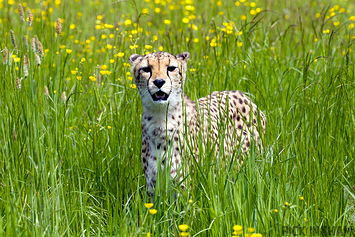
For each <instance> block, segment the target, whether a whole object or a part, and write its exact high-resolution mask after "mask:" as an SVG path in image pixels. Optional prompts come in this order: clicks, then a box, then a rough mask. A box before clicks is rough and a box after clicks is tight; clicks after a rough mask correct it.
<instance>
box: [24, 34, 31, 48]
mask: <svg viewBox="0 0 355 237" xmlns="http://www.w3.org/2000/svg"><path fill="white" fill-rule="evenodd" d="M23 44H24V45H25V49H26V52H28V51H29V50H30V49H29V47H28V40H27V37H26V35H24V36H23Z"/></svg>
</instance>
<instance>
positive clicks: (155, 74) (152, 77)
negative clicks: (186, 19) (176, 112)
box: [129, 52, 190, 108]
mask: <svg viewBox="0 0 355 237" xmlns="http://www.w3.org/2000/svg"><path fill="white" fill-rule="evenodd" d="M189 59H190V53H188V52H184V53H182V54H178V55H176V56H174V55H172V54H170V53H167V52H157V53H150V54H148V55H145V56H141V55H138V54H133V55H131V56H130V57H129V62H130V63H131V66H132V71H133V75H134V82H135V84H136V86H137V88H138V90H139V93H140V96H141V98H142V102H143V106H146V107H148V108H149V107H151V106H153V107H156V105H164V104H168V103H170V104H171V103H173V102H174V101H175V102H176V101H181V94H182V85H183V83H184V81H185V77H186V68H187V61H188V60H189Z"/></svg>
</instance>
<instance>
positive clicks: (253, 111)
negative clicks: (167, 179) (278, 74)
mask: <svg viewBox="0 0 355 237" xmlns="http://www.w3.org/2000/svg"><path fill="white" fill-rule="evenodd" d="M189 59H190V53H188V52H185V53H182V54H178V55H176V56H174V55H172V54H170V53H167V52H158V53H151V54H148V55H145V56H140V55H138V54H133V55H131V56H130V58H129V61H130V63H131V66H132V71H133V75H134V81H135V84H136V86H137V88H138V91H139V94H140V96H141V99H142V105H143V118H142V163H143V169H144V174H145V178H146V181H147V186H148V191H149V193H150V194H151V196H152V199H153V196H154V187H155V183H156V178H157V172H158V169H157V163H158V162H159V163H160V164H161V169H162V170H164V168H165V165H166V163H169V166H170V175H171V177H172V178H173V179H175V180H176V179H181V177H182V172H181V162H182V160H181V158H182V157H184V152H183V151H184V148H185V150H187V149H186V146H188V145H189V146H190V149H188V150H189V151H190V152H191V151H192V152H196V153H198V152H199V150H200V149H201V148H199V147H198V146H197V145H195V144H197V141H198V139H199V137H200V138H201V136H202V138H203V141H204V142H206V141H207V140H208V139H210V141H212V144H213V145H215V151H216V153H218V152H219V151H220V149H221V147H220V145H219V143H218V141H223V143H224V146H223V149H224V152H225V153H226V154H230V153H232V152H235V151H236V150H238V149H239V148H240V149H241V150H242V151H243V152H246V151H247V150H248V148H249V147H250V143H251V142H252V141H253V140H254V141H257V144H258V145H261V140H260V139H259V131H258V130H259V129H258V127H260V125H261V127H262V131H263V132H264V131H265V123H266V118H265V115H264V114H263V113H262V112H261V111H260V110H259V109H258V108H257V107H256V105H255V104H254V103H253V102H252V101H251V100H250V98H249V97H248V96H246V95H245V94H243V93H242V92H240V91H222V92H213V93H212V94H211V95H209V96H207V97H203V98H201V99H199V100H198V101H197V102H194V101H192V100H191V99H190V98H189V97H188V96H186V95H185V93H184V91H183V84H184V82H185V79H186V69H187V61H188V60H189ZM221 131H223V134H221ZM202 149H204V148H202ZM167 158H168V159H167ZM157 161H158V162H157ZM153 200H154V199H153Z"/></svg>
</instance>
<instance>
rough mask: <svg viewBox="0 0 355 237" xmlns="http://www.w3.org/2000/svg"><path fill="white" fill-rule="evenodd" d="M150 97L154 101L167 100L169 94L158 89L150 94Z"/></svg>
mask: <svg viewBox="0 0 355 237" xmlns="http://www.w3.org/2000/svg"><path fill="white" fill-rule="evenodd" d="M152 98H153V100H154V101H164V100H167V99H168V98H169V95H168V94H166V93H164V92H162V91H158V92H156V93H155V94H153V95H152Z"/></svg>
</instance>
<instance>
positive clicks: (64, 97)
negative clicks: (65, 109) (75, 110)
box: [62, 91, 67, 104]
mask: <svg viewBox="0 0 355 237" xmlns="http://www.w3.org/2000/svg"><path fill="white" fill-rule="evenodd" d="M62 101H63V103H64V104H65V101H67V96H66V95H65V91H63V93H62Z"/></svg>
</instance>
